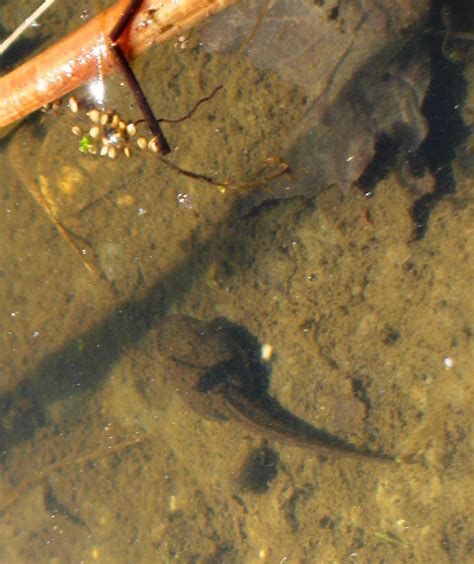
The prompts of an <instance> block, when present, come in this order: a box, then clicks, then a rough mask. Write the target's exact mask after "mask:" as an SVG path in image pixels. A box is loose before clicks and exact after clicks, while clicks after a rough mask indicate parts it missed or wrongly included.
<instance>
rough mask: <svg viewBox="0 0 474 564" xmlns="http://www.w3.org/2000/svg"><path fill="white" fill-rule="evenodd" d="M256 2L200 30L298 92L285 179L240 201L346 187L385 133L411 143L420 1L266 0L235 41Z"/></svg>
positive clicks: (417, 116) (419, 75) (425, 60)
mask: <svg viewBox="0 0 474 564" xmlns="http://www.w3.org/2000/svg"><path fill="white" fill-rule="evenodd" d="M265 2H266V0H250V2H248V3H245V4H236V5H235V6H234V7H232V8H230V9H229V10H228V11H226V12H225V13H223V14H219V15H217V16H216V17H215V18H213V19H212V20H211V21H209V22H208V23H206V25H205V26H204V29H203V32H202V35H203V44H204V47H205V48H206V49H207V50H208V51H210V52H219V51H224V52H227V51H236V50H239V49H241V50H244V51H245V52H247V53H248V56H249V58H250V60H251V62H252V64H253V65H254V66H255V67H257V68H259V69H262V70H266V71H267V70H270V71H274V72H276V73H277V74H278V75H279V76H280V77H281V78H282V79H283V80H284V81H286V82H290V83H293V84H296V85H297V86H299V87H300V88H301V90H302V92H303V93H304V95H305V98H306V100H307V105H306V108H307V110H306V113H305V115H304V116H303V117H302V119H301V120H300V122H299V123H297V124H295V125H294V127H292V128H291V131H290V133H289V135H288V136H286V137H284V136H282V138H281V142H280V147H279V150H280V154H282V155H283V156H284V158H285V159H286V160H287V161H288V162H289V164H290V169H291V171H292V172H293V173H294V174H293V177H292V179H291V180H290V181H288V179H287V178H285V179H283V181H281V182H280V181H277V182H276V183H273V184H272V186H271V187H270V189H269V190H267V189H265V190H260V191H255V192H254V193H253V194H251V195H250V197H249V202H247V203H246V206H245V207H248V208H252V207H253V206H254V205H258V204H259V203H260V202H262V201H264V200H271V199H280V198H288V197H292V196H297V195H303V196H313V195H315V194H317V193H318V192H320V191H321V190H324V189H325V188H327V187H329V186H332V185H337V186H339V187H341V188H343V189H345V188H348V187H349V186H350V185H351V184H352V183H354V182H355V181H357V180H358V179H359V178H360V177H361V175H362V174H363V173H364V171H365V170H366V169H367V167H368V165H369V164H370V163H371V162H372V160H373V158H374V155H375V154H376V151H377V146H378V144H379V143H380V141H383V140H385V139H389V140H390V141H391V142H393V146H395V147H400V148H401V149H402V150H405V151H413V150H416V148H417V147H418V146H419V144H420V143H421V141H422V140H423V139H424V137H425V136H426V133H427V124H426V120H425V119H424V117H423V115H422V113H421V107H422V104H423V100H424V97H425V94H426V90H427V87H428V84H429V80H430V64H429V57H428V54H427V49H426V45H424V44H423V38H424V35H425V34H424V30H425V26H426V25H427V22H428V18H429V15H430V9H431V6H430V3H429V2H427V1H421V2H420V1H418V0H398V1H397V2H378V1H377V0H364V1H363V2H361V1H359V0H345V1H343V2H340V1H336V0H328V1H327V2H313V1H311V0H273V1H272V2H271V5H270V8H269V10H268V12H267V13H266V15H265V18H264V19H263V20H262V22H261V25H260V26H259V27H258V29H257V30H256V32H255V33H254V34H253V35H252V39H251V40H250V41H249V42H247V43H245V42H244V43H243V41H245V37H246V36H248V34H249V33H250V32H251V30H252V28H253V26H254V24H255V22H256V21H257V18H258V13H259V11H260V10H261V9H262V7H263V6H264V5H265Z"/></svg>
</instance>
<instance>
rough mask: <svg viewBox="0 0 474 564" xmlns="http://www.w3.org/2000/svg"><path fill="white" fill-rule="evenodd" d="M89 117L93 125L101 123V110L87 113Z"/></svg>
mask: <svg viewBox="0 0 474 564" xmlns="http://www.w3.org/2000/svg"><path fill="white" fill-rule="evenodd" d="M87 116H88V117H89V119H90V120H91V122H92V123H99V121H100V112H99V110H95V109H94V110H91V111H90V112H87Z"/></svg>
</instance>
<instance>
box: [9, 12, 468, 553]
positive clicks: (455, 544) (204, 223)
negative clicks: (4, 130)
mask: <svg viewBox="0 0 474 564" xmlns="http://www.w3.org/2000/svg"><path fill="white" fill-rule="evenodd" d="M13 5H14V4H11V3H8V2H7V3H6V4H5V6H2V10H8V8H9V7H10V10H13V8H12V6H13ZM66 13H67V12H66ZM51 17H52V18H53V20H54V18H57V19H58V22H57V25H58V26H59V29H60V28H61V25H62V24H64V23H65V22H62V21H61V18H58V16H57V15H56V16H51ZM65 20H66V18H65ZM1 21H2V22H3V21H5V22H6V21H7V20H4V19H3V18H2V20H1ZM8 21H9V20H8ZM68 25H72V24H68ZM135 68H136V69H137V74H138V75H139V77H140V79H141V80H142V82H143V85H144V87H145V89H146V91H147V93H148V94H149V95H150V101H151V102H152V105H153V107H155V108H156V109H157V112H158V113H159V115H163V116H167V117H174V116H176V115H183V114H185V113H186V112H187V111H188V110H189V108H190V107H192V105H193V104H194V102H195V101H196V100H197V99H199V98H200V97H202V96H204V95H206V94H207V93H209V92H210V91H211V90H212V89H213V88H214V87H215V86H216V85H217V84H221V83H222V84H224V89H223V90H222V91H221V92H219V93H218V94H217V95H216V96H215V97H214V98H213V99H212V100H211V101H209V102H207V103H206V104H203V105H202V106H201V107H200V109H199V110H198V112H196V114H195V115H194V116H193V117H192V119H190V120H187V121H185V122H183V123H181V124H178V125H175V126H171V125H168V126H166V129H165V131H166V133H167V135H168V136H169V139H170V141H171V144H172V146H173V148H176V149H175V150H174V151H173V155H172V158H173V159H175V160H176V162H179V164H180V166H182V167H185V168H187V169H190V170H193V171H196V172H201V173H203V174H207V175H211V176H213V177H214V178H219V179H224V180H225V179H232V180H237V181H238V182H246V181H252V180H253V179H254V178H255V177H256V176H258V175H259V174H260V171H261V168H262V166H263V161H264V159H265V158H266V157H269V156H272V155H275V154H278V153H279V152H280V151H281V150H282V147H284V146H285V141H286V139H285V135H289V134H291V130H292V124H295V123H297V122H298V121H299V120H300V118H301V117H302V116H303V115H304V114H305V112H306V111H307V109H308V107H309V102H308V100H307V96H306V94H305V92H303V91H302V90H300V87H298V86H295V85H292V84H288V83H285V82H284V81H282V80H281V79H280V78H279V77H278V76H277V75H276V74H274V73H272V72H263V71H261V70H258V69H256V68H255V67H254V66H253V65H252V63H251V61H250V60H249V59H248V58H247V57H245V56H243V55H239V54H238V53H234V54H228V53H223V54H219V53H214V54H212V55H209V54H208V53H207V52H206V51H205V50H204V49H203V48H202V47H201V45H200V35H199V32H193V33H192V34H191V35H190V36H189V38H188V43H187V47H186V48H185V49H181V47H180V46H179V45H177V46H175V45H173V44H171V45H167V46H164V47H160V48H159V49H158V50H155V51H153V52H151V53H150V54H148V55H146V56H144V57H142V58H141V59H139V60H138V61H137V62H136V65H135ZM473 69H474V66H473V64H472V62H471V63H469V62H467V63H466V64H465V66H464V67H462V72H463V75H464V77H465V79H466V80H467V83H466V89H467V94H466V98H465V100H464V101H463V106H462V111H461V116H462V117H463V119H464V122H465V124H466V125H467V126H469V127H472V120H473V116H474V70H473ZM85 92H86V91H84V92H83V93H81V92H79V93H78V94H79V95H85ZM107 97H108V102H107V104H108V105H110V107H115V108H117V110H119V111H120V112H122V113H123V114H124V115H126V116H129V115H130V116H135V115H136V109H135V108H134V107H133V104H134V102H133V100H132V99H131V98H130V95H129V94H128V92H127V90H126V88H125V87H124V86H123V85H121V81H120V78H117V77H115V78H112V79H110V80H108V81H107ZM76 120H77V118H76V117H75V116H72V115H71V114H70V113H68V111H67V110H66V109H63V110H61V111H60V113H59V114H58V115H57V116H52V115H47V114H44V115H42V116H39V117H36V118H35V119H33V120H30V121H28V122H27V123H25V124H24V125H23V126H22V127H21V128H20V129H19V130H17V131H16V132H15V133H14V134H13V135H12V136H11V137H10V138H8V139H7V142H3V143H2V145H1V147H0V150H1V151H2V155H3V157H4V158H2V159H1V160H0V175H1V178H2V180H3V182H2V186H3V190H2V207H1V210H0V213H1V215H2V220H1V221H0V245H1V247H0V248H1V263H2V264H1V269H2V274H3V275H2V277H1V278H0V300H1V303H2V304H3V307H2V311H3V316H2V334H1V340H0V347H1V353H0V373H1V375H2V378H1V391H0V393H1V397H0V408H1V413H0V423H1V435H0V439H1V441H2V451H3V452H4V456H3V460H2V464H3V468H2V469H3V472H2V474H1V481H0V507H1V508H3V511H2V513H1V516H0V538H2V541H3V542H2V543H0V561H3V562H49V561H51V560H56V561H58V562H63V561H64V562H66V561H70V560H71V561H87V562H88V561H99V562H156V561H158V562H169V561H172V560H176V561H180V562H216V563H217V562H257V561H268V562H304V561H309V562H312V561H318V562H345V561H360V562H369V561H374V560H381V559H385V560H389V561H396V562H405V561H410V562H413V561H415V562H428V561H430V562H433V561H434V562H445V561H446V562H448V561H456V562H464V561H468V560H469V551H470V550H471V549H470V545H469V537H470V530H469V527H470V526H471V525H470V512H471V509H470V503H469V499H468V496H466V492H468V491H469V490H470V489H472V480H471V475H472V472H470V471H472V453H471V451H470V450H469V447H470V445H469V438H470V435H469V430H470V421H471V420H472V383H471V381H470V380H469V375H470V374H471V373H472V369H473V366H472V365H473V359H474V355H473V338H472V335H473V319H474V301H473V297H472V291H471V286H472V282H471V280H472V278H473V274H474V272H473V271H474V259H473V244H472V225H473V209H474V208H473V206H472V188H473V179H472V178H473V171H474V166H473V164H472V163H473V158H472V144H471V145H469V143H470V141H469V138H468V139H467V140H466V141H465V143H464V144H462V145H459V146H458V147H456V159H455V160H454V162H453V163H452V173H453V177H454V179H455V182H456V193H455V194H453V195H451V196H449V197H445V198H443V199H441V200H440V202H439V203H438V205H437V206H436V207H435V208H434V210H433V211H432V213H431V216H430V218H429V221H428V224H427V230H426V234H425V236H424V238H422V239H421V240H416V241H415V240H414V238H413V233H414V224H413V220H412V217H411V212H412V208H413V204H414V202H415V201H416V200H417V199H418V198H419V197H420V195H422V194H425V193H427V192H429V191H430V190H431V189H433V186H434V184H435V180H434V178H433V175H432V174H431V173H430V172H429V171H425V172H424V174H423V175H420V176H417V177H414V176H410V175H408V176H407V173H406V171H405V167H402V168H400V167H398V168H395V169H393V171H392V172H391V173H390V174H389V175H387V176H386V178H385V179H384V180H382V181H381V182H379V184H378V185H377V186H376V187H375V189H373V197H371V198H366V197H365V196H364V194H363V193H362V191H360V190H357V189H351V190H348V191H347V190H346V191H344V190H339V189H337V188H334V187H331V188H329V189H325V190H324V189H323V190H321V193H320V195H319V196H318V197H317V198H313V199H311V200H304V199H300V198H295V199H291V200H288V201H279V202H276V203H274V204H272V205H271V206H265V207H262V208H260V209H259V210H257V211H254V212H253V213H251V214H249V215H243V214H242V207H244V208H245V206H242V202H241V201H240V199H239V197H238V196H239V194H241V193H239V192H238V191H231V190H228V191H227V193H225V194H222V193H221V192H220V191H219V190H218V189H216V188H215V187H212V186H209V185H206V184H203V183H196V182H194V181H192V180H190V179H189V178H185V177H183V176H182V175H179V174H176V173H175V172H174V171H171V170H167V169H165V168H164V167H163V166H160V165H158V164H157V162H156V160H155V159H153V156H152V155H145V154H142V153H140V152H139V151H138V150H136V151H135V154H134V155H133V156H132V158H130V159H129V160H126V159H125V158H121V159H116V160H111V159H100V158H94V157H92V156H89V155H83V154H81V153H80V152H79V151H78V148H77V138H76V137H74V136H73V135H72V134H71V132H70V128H71V126H72V125H74V124H75V123H76ZM122 157H123V156H122ZM291 164H292V163H291V162H290V166H291ZM295 172H296V174H297V171H295ZM38 186H42V187H43V196H44V194H45V193H46V194H47V195H48V197H49V198H50V200H49V201H52V202H54V204H55V206H56V207H55V210H56V213H57V217H58V218H59V220H60V221H61V225H64V227H65V228H67V230H68V233H69V234H70V235H71V239H72V241H74V243H75V244H76V248H74V247H73V246H72V245H71V243H70V241H69V242H68V240H66V239H65V238H64V237H62V236H61V235H60V234H58V232H57V230H56V229H55V227H54V226H53V225H52V223H51V221H50V218H48V216H47V215H46V214H45V213H44V211H43V210H42V209H41V208H40V207H39V206H38V205H37V203H36V202H35V200H34V198H32V197H31V195H30V193H31V192H34V191H35V190H37V189H38ZM45 187H46V189H45ZM270 189H271V188H270ZM245 209H247V208H245ZM77 249H79V251H81V252H85V253H86V257H87V258H88V259H89V258H90V261H91V262H90V264H93V265H94V266H96V268H97V274H94V273H91V272H90V271H89V270H87V268H85V266H84V263H83V261H82V260H81V258H80V257H79V256H78V254H77ZM169 313H180V314H186V315H191V316H194V317H197V318H199V319H203V320H206V321H211V320H212V319H214V318H216V317H222V318H226V319H228V320H231V321H232V322H233V323H235V324H238V325H241V326H243V327H245V329H246V330H247V331H248V332H249V333H250V334H251V335H253V336H255V337H256V338H257V339H258V341H259V342H260V343H262V344H263V343H268V344H270V345H271V346H272V348H273V357H272V359H271V362H270V364H269V365H268V366H267V368H268V370H269V372H270V391H271V393H272V395H273V396H274V397H276V398H278V400H279V401H280V402H281V404H282V405H284V406H285V407H286V408H287V409H288V410H289V411H291V412H292V413H294V414H296V415H298V416H299V417H301V418H302V419H304V420H305V421H308V422H310V423H311V424H313V425H314V426H316V427H318V428H321V429H325V430H327V431H329V432H331V433H334V434H335V435H337V436H340V437H341V438H343V439H345V440H347V441H350V442H351V443H353V444H355V445H358V446H369V447H371V448H374V449H383V451H384V452H387V453H390V454H394V455H395V456H397V457H398V458H399V462H397V463H393V464H390V465H382V464H377V462H376V461H358V460H351V459H350V458H345V457H344V456H341V455H340V454H334V455H327V454H321V453H318V451H314V452H308V451H307V450H300V449H298V448H295V447H292V446H289V445H287V446H284V445H283V446H282V445H281V444H279V443H275V442H273V441H272V440H269V441H265V440H264V439H262V437H261V436H260V435H258V434H255V433H253V432H252V431H250V430H249V429H247V428H245V427H242V426H241V425H239V423H238V422H235V421H227V422H220V421H209V420H207V419H205V418H203V417H202V416H200V415H199V414H197V413H195V412H194V411H193V410H191V409H189V407H188V406H187V404H186V403H185V402H183V397H182V395H181V394H180V393H178V392H177V390H176V382H175V381H174V380H173V366H172V365H171V364H170V363H169V362H167V360H166V358H164V357H162V356H160V354H159V351H158V349H157V346H156V339H157V331H158V329H157V326H158V325H157V323H156V320H157V317H158V316H161V315H164V314H169ZM134 441H136V444H135V442H134ZM53 465H54V466H53ZM471 532H472V530H471Z"/></svg>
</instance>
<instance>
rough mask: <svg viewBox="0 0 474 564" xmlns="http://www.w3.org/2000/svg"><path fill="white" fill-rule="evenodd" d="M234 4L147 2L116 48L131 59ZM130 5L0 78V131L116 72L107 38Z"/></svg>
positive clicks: (229, 0) (121, 4)
mask: <svg viewBox="0 0 474 564" xmlns="http://www.w3.org/2000/svg"><path fill="white" fill-rule="evenodd" d="M235 2H236V0H162V1H160V2H157V1H156V0H143V2H142V5H141V7H140V9H139V10H138V12H137V14H136V15H135V16H134V17H133V18H132V21H131V22H130V24H129V25H128V26H127V28H126V29H125V30H124V32H123V33H122V34H121V36H120V39H119V40H118V42H117V43H118V45H119V46H120V48H121V50H122V51H123V52H124V54H125V55H126V57H127V58H128V59H129V60H130V59H133V58H134V57H136V56H137V55H138V54H140V53H142V52H143V51H145V50H147V49H149V48H150V47H152V46H153V45H156V44H158V43H163V42H164V41H166V40H168V39H170V38H171V37H173V36H175V35H179V34H181V33H182V32H183V31H185V30H187V29H190V28H192V27H193V26H195V25H197V24H199V23H200V22H202V21H203V20H205V19H206V18H208V17H210V16H212V15H214V14H216V13H217V12H219V11H221V10H223V9H224V8H227V7H228V6H230V5H231V4H233V3H235ZM128 5H129V0H119V1H118V2H117V3H116V4H114V5H113V6H112V7H111V8H109V9H108V10H105V11H104V12H102V13H101V14H99V15H98V16H96V17H95V18H94V19H92V20H91V21H89V22H88V23H87V24H85V25H84V26H83V27H81V28H79V29H78V30H76V31H74V32H72V33H70V34H69V35H67V36H66V37H65V38H63V39H62V40H60V41H59V42H58V43H55V44H54V45H52V46H51V47H49V48H48V49H47V50H46V51H44V52H43V53H41V54H39V55H38V56H36V57H34V58H33V59H31V60H30V61H27V62H26V63H25V64H23V65H22V66H20V67H18V68H17V69H15V70H14V71H12V72H11V73H9V74H6V75H5V76H3V77H0V127H3V126H5V125H8V124H10V123H12V122H14V121H16V120H17V119H20V118H22V117H25V116H27V115H28V114H30V113H31V112H34V111H35V110H37V109H39V108H41V107H42V106H45V105H46V104H49V103H50V102H53V101H54V100H56V99H57V98H60V97H61V96H64V94H67V93H68V92H71V91H72V90H75V89H76V88H78V87H79V86H81V85H82V84H84V83H85V82H87V81H88V80H91V79H93V78H100V79H102V78H104V77H105V76H107V75H109V74H111V73H112V72H114V71H116V70H118V69H117V65H116V63H115V60H114V58H113V55H112V53H111V51H110V49H109V45H108V37H109V36H110V34H111V32H112V30H113V29H114V27H115V25H116V23H117V21H118V20H119V18H120V16H121V15H122V13H123V11H124V10H125V9H126V8H127V6H128Z"/></svg>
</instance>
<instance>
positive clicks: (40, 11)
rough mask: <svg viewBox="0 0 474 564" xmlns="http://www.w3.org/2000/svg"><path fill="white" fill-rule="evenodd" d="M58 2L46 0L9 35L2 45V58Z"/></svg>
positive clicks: (0, 46) (0, 50)
mask: <svg viewBox="0 0 474 564" xmlns="http://www.w3.org/2000/svg"><path fill="white" fill-rule="evenodd" d="M55 1H56V0H45V1H44V2H43V3H42V4H41V6H39V8H36V10H35V11H34V12H33V13H32V14H31V15H29V16H28V17H27V18H26V20H25V21H24V22H23V23H22V24H21V25H19V26H18V27H17V28H16V29H15V31H14V32H13V33H12V34H11V35H9V36H8V37H7V38H6V39H5V41H3V42H2V43H0V56H2V55H3V54H4V53H5V51H6V50H7V49H8V48H9V47H10V46H11V45H12V44H13V43H14V42H15V41H16V40H17V39H18V38H19V37H20V35H21V34H22V33H23V32H24V31H25V30H26V29H27V28H29V27H30V25H33V24H34V22H35V21H36V20H37V19H38V18H39V17H40V16H41V15H42V14H43V13H44V12H46V10H47V9H48V8H50V7H51V6H52V5H53V4H54V3H55Z"/></svg>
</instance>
